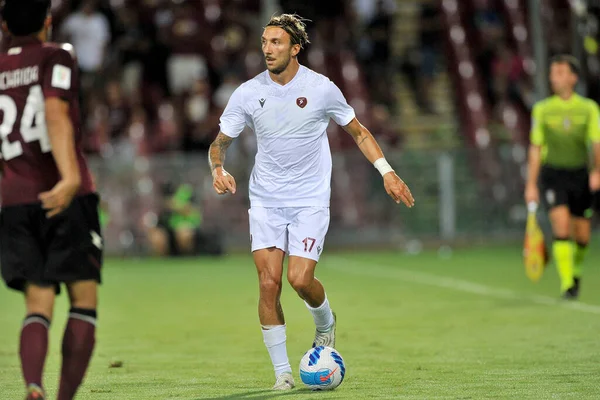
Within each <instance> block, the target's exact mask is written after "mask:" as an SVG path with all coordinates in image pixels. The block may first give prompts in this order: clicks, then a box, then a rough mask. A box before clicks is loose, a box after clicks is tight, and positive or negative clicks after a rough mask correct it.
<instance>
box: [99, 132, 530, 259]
mask: <svg viewBox="0 0 600 400" xmlns="http://www.w3.org/2000/svg"><path fill="white" fill-rule="evenodd" d="M236 143H238V142H236ZM240 143H241V142H240ZM231 150H232V154H230V155H229V156H228V161H227V163H228V170H229V171H230V172H231V173H232V174H233V175H234V176H235V178H236V181H237V184H238V191H237V193H236V195H234V196H218V195H216V194H215V193H214V190H213V188H212V178H211V175H210V171H209V168H208V164H207V161H206V158H205V156H204V155H197V156H191V155H181V154H179V155H161V156H160V157H149V158H147V157H137V158H135V159H134V160H131V159H125V158H124V159H122V160H111V162H110V163H106V162H104V161H103V160H101V159H98V158H93V159H92V160H91V166H92V169H93V171H94V173H95V176H96V180H97V182H98V187H99V191H100V193H101V196H102V198H103V200H104V201H105V202H106V204H107V208H108V214H109V217H110V219H109V223H108V225H107V226H106V227H105V231H104V236H105V241H106V251H107V254H109V255H143V254H146V252H147V242H146V232H147V230H148V228H149V227H151V226H153V224H155V223H156V221H157V218H158V214H159V213H160V209H161V204H162V202H163V199H164V196H165V193H164V190H163V188H164V186H165V185H167V184H169V185H171V186H177V185H178V184H181V183H188V184H191V185H192V186H193V187H194V188H195V195H196V198H197V199H198V202H199V205H200V206H201V208H202V210H203V221H204V222H203V224H204V227H205V228H207V229H208V230H210V231H214V230H217V231H220V232H221V233H222V234H223V235H224V237H225V240H226V247H227V249H229V250H248V248H249V247H248V246H249V244H248V243H249V237H248V212H247V210H248V206H249V202H248V178H249V173H250V170H251V167H252V158H248V157H244V156H243V153H244V151H243V149H240V148H239V147H238V148H236V147H234V146H232V148H231ZM507 151H510V150H509V149H506V148H498V149H497V150H496V153H497V157H502V154H500V153H503V152H504V153H506V152H507ZM471 152H473V150H471V151H469V150H466V149H457V150H454V151H436V150H422V151H416V150H411V151H410V152H401V151H396V152H393V151H392V152H388V154H386V156H387V158H388V159H389V160H390V162H391V164H392V165H394V167H395V168H396V169H397V170H398V171H399V173H400V174H401V176H402V177H403V178H404V179H405V180H406V182H407V183H408V184H409V185H410V187H411V190H412V192H413V194H414V196H415V199H416V207H414V208H413V209H407V208H406V207H404V206H402V205H397V204H395V203H394V202H393V201H392V200H391V199H389V198H388V196H387V194H386V193H385V190H384V188H383V186H382V180H381V177H380V175H379V173H378V172H377V171H376V170H375V169H374V168H373V167H372V165H370V164H369V163H368V162H366V160H364V156H363V155H362V154H360V152H359V151H358V150H345V151H343V152H335V153H334V154H333V164H334V169H333V171H334V172H333V176H332V187H333V193H332V203H331V226H330V229H329V234H328V237H327V244H326V245H327V246H328V247H330V248H331V247H352V248H360V247H369V246H378V247H392V248H406V247H407V246H409V247H410V246H412V245H413V244H414V243H419V242H421V241H423V242H431V243H449V244H450V243H456V242H460V241H468V242H478V241H491V240H496V239H498V238H504V239H515V240H517V239H518V240H520V238H521V235H522V229H523V227H524V220H525V216H526V210H525V207H524V206H523V204H522V200H521V199H522V192H521V190H520V188H518V187H516V186H511V185H510V184H507V183H496V184H495V185H493V187H491V188H484V187H483V186H485V185H483V184H482V183H481V182H480V181H478V180H477V179H476V178H475V175H476V172H475V171H474V170H473V169H472V168H471V165H470V163H469V161H468V160H469V158H470V154H469V153H471ZM342 159H343V160H345V163H343V164H340V160H342ZM341 168H346V169H347V170H348V171H347V172H348V175H347V176H350V178H351V180H350V181H349V182H346V183H343V182H341V181H344V180H346V179H347V178H346V176H345V175H342V174H339V173H337V171H339V170H340V169H341ZM341 190H345V191H351V192H352V193H354V194H355V195H356V196H357V198H362V199H363V200H362V201H361V204H356V203H348V202H347V200H346V199H345V198H344V196H341V195H340V191H341ZM357 207H361V208H362V211H361V212H359V210H358V209H356V208H357Z"/></svg>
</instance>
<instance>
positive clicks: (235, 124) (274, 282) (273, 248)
mask: <svg viewBox="0 0 600 400" xmlns="http://www.w3.org/2000/svg"><path fill="white" fill-rule="evenodd" d="M307 43H309V41H308V35H307V34H306V31H305V25H304V23H303V21H302V19H301V18H300V17H298V16H296V15H290V14H282V15H280V16H275V17H273V18H271V20H270V21H269V23H268V24H267V26H266V27H265V29H264V32H263V35H262V51H263V53H264V56H265V60H266V64H267V71H264V72H263V73H261V74H259V75H257V76H256V77H254V78H253V79H250V80H249V81H247V82H245V83H243V84H242V85H241V86H240V87H238V88H237V89H236V91H235V92H234V93H233V95H232V96H231V98H230V99H229V103H228V104H227V107H226V108H225V111H224V112H223V115H222V116H221V123H220V132H219V134H218V136H217V138H216V139H215V141H214V142H213V143H212V145H211V146H210V150H209V162H210V167H211V169H212V174H213V186H214V188H215V190H216V191H217V193H219V194H226V193H231V194H234V193H235V191H236V184H235V180H234V178H233V176H231V175H230V174H229V173H227V172H226V171H225V169H224V168H223V163H224V161H225V152H226V150H227V148H228V147H229V145H230V144H231V142H232V141H233V139H234V138H236V137H237V136H239V134H240V133H241V132H242V131H243V130H244V128H245V127H246V126H248V127H250V128H251V129H252V130H253V131H254V132H255V134H256V138H257V144H258V152H257V154H256V159H255V164H254V169H253V170H252V174H251V177H250V187H249V191H250V210H249V219H250V241H251V245H252V255H253V257H254V263H255V264H256V269H257V272H258V279H259V283H260V299H259V305H258V315H259V319H260V323H261V326H262V333H263V338H264V342H265V345H266V347H267V350H268V352H269V355H270V357H271V361H272V363H273V367H274V369H275V378H276V382H275V386H274V387H273V389H275V390H288V389H292V388H293V387H294V379H293V377H292V374H291V372H292V369H291V367H290V363H289V360H288V356H287V350H286V332H285V329H286V326H285V319H284V316H283V310H282V308H281V303H280V301H279V298H280V295H281V287H282V275H283V260H284V257H285V253H288V255H289V257H288V272H287V279H288V281H289V283H290V284H291V286H292V287H293V288H294V290H295V291H296V292H297V293H298V295H299V296H300V298H302V299H303V300H304V301H305V303H306V306H307V307H308V309H309V310H310V312H311V313H312V315H313V318H314V321H315V325H316V334H315V339H314V342H313V347H314V346H321V345H323V346H330V347H334V346H335V327H336V326H335V325H336V319H335V314H334V313H333V312H332V311H331V308H330V306H329V301H328V299H327V296H326V294H325V290H324V289H323V285H321V282H319V280H317V279H316V278H315V275H314V272H315V267H316V265H317V261H318V260H319V256H320V255H321V252H322V250H323V245H324V241H325V234H326V233H327V229H328V227H329V198H330V193H331V184H330V181H331V152H330V150H329V142H328V140H327V133H326V128H327V125H328V124H329V120H330V118H333V120H334V121H335V122H336V123H337V124H338V125H340V126H342V127H343V128H344V130H345V131H346V132H348V133H349V134H350V135H352V137H353V138H354V140H355V141H356V144H357V145H358V147H359V148H360V150H361V151H362V153H363V154H364V155H365V157H366V158H367V159H368V160H369V161H370V162H371V163H373V164H374V166H375V167H376V168H377V169H378V170H379V172H380V173H381V175H382V176H383V184H384V187H385V190H386V192H387V193H388V194H389V195H390V197H391V198H392V199H393V200H394V201H395V202H396V203H400V202H403V203H404V204H406V206H408V207H412V206H413V205H414V199H413V197H412V195H411V193H410V190H409V189H408V187H407V186H406V184H405V183H404V182H403V181H402V180H401V179H400V178H399V177H398V176H397V175H396V173H395V172H394V170H393V169H392V167H391V166H390V165H389V164H388V163H387V161H386V160H385V158H384V156H383V153H382V151H381V148H380V147H379V145H378V144H377V142H376V140H375V139H374V138H373V136H372V135H371V133H370V132H369V131H368V130H367V128H365V127H364V126H363V125H361V123H360V122H358V120H357V119H356V117H355V114H354V110H353V109H352V107H350V106H349V105H348V103H347V102H346V99H345V98H344V96H343V94H342V93H341V91H340V89H339V88H338V87H337V86H336V85H335V84H334V83H333V82H332V81H330V80H329V79H328V78H327V77H325V76H323V75H321V74H318V73H316V72H314V71H312V70H310V69H308V68H306V67H304V66H302V65H300V64H299V63H298V59H297V55H298V53H299V52H300V50H301V49H302V48H303V47H304V45H305V44H307Z"/></svg>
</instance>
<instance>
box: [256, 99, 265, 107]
mask: <svg viewBox="0 0 600 400" xmlns="http://www.w3.org/2000/svg"><path fill="white" fill-rule="evenodd" d="M265 101H267V100H266V99H260V100H259V101H258V102H259V103H260V108H263V106H264V105H265Z"/></svg>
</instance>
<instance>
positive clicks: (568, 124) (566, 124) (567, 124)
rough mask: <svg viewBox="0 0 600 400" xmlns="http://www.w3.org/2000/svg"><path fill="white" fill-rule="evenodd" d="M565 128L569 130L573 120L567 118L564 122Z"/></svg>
mask: <svg viewBox="0 0 600 400" xmlns="http://www.w3.org/2000/svg"><path fill="white" fill-rule="evenodd" d="M563 127H564V128H565V129H569V128H571V120H570V119H569V118H565V119H564V120H563Z"/></svg>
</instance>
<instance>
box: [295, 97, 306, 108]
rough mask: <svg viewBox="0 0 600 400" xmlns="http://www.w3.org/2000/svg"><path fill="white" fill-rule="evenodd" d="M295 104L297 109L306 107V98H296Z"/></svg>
mask: <svg viewBox="0 0 600 400" xmlns="http://www.w3.org/2000/svg"><path fill="white" fill-rule="evenodd" d="M296 104H297V105H298V107H300V108H304V107H306V104H308V100H306V97H298V98H297V99H296Z"/></svg>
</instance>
